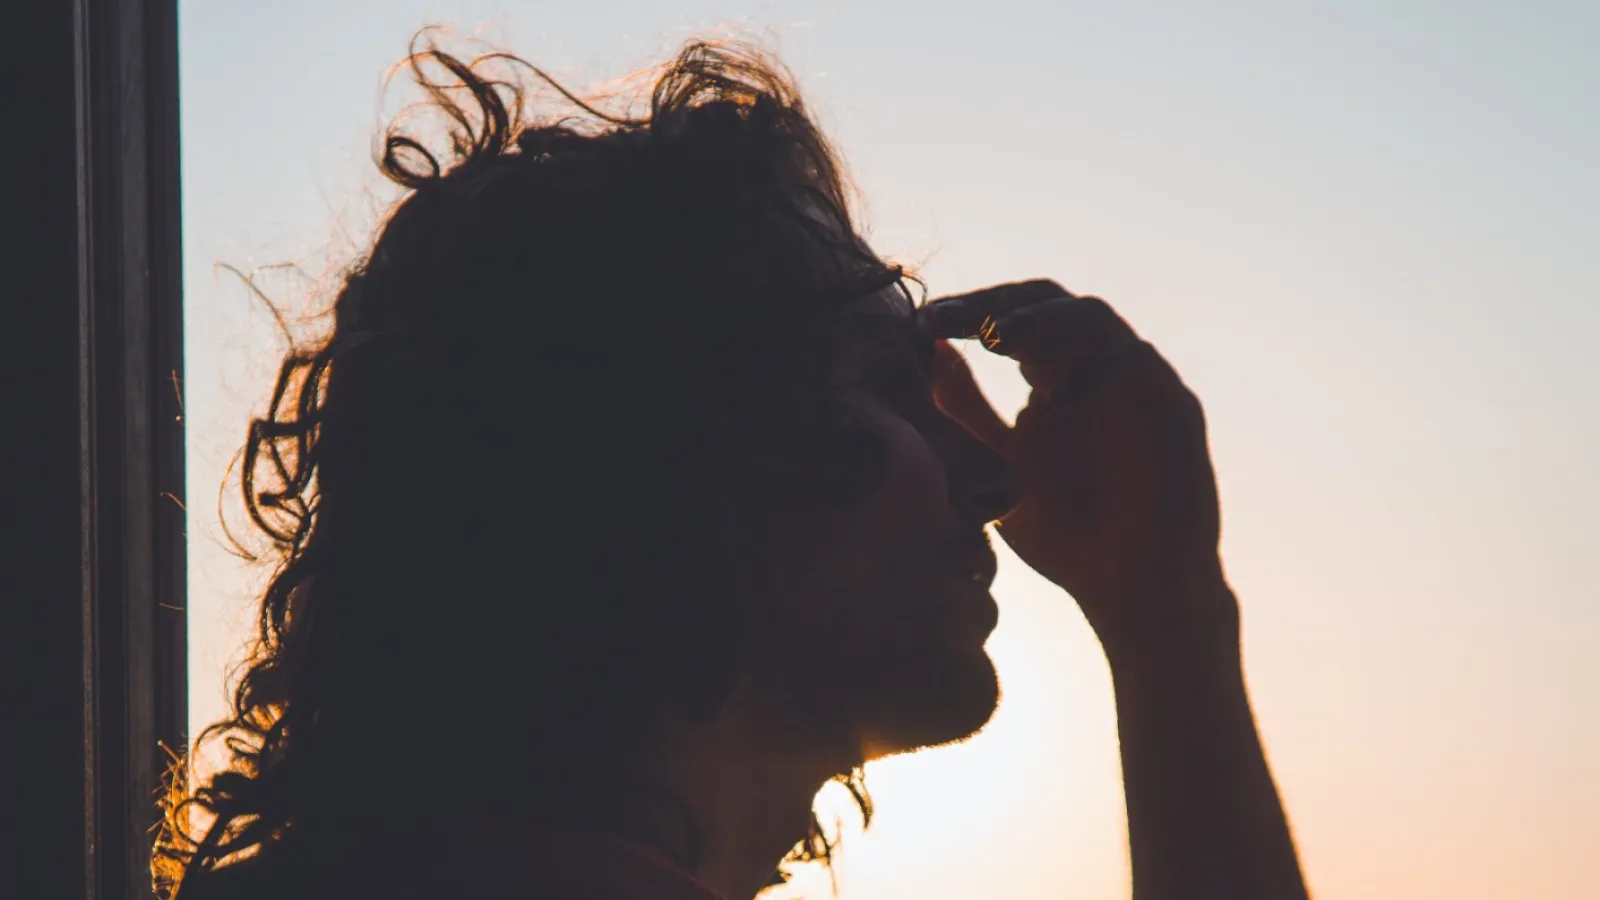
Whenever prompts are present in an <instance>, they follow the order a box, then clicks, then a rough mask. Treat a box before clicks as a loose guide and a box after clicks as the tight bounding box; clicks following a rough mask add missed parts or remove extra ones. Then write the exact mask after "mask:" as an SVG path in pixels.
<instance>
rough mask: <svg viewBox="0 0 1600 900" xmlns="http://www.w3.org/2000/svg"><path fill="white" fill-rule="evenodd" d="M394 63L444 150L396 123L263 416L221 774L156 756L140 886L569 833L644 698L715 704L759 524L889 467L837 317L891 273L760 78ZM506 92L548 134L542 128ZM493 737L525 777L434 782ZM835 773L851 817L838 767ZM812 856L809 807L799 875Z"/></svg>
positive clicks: (221, 727) (640, 727)
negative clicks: (599, 92)
mask: <svg viewBox="0 0 1600 900" xmlns="http://www.w3.org/2000/svg"><path fill="white" fill-rule="evenodd" d="M423 34H426V32H424V33H423ZM421 37H422V35H419V40H420V39H421ZM405 65H406V66H407V67H408V69H409V72H410V74H411V75H412V76H413V77H414V78H415V81H416V83H417V85H418V86H420V88H421V89H422V91H423V92H424V93H425V95H426V97H427V100H428V104H429V106H430V107H431V109H432V110H434V111H435V112H442V113H443V114H444V116H445V118H446V119H447V120H448V122H449V126H448V128H447V129H446V131H447V137H448V152H447V153H435V152H434V151H431V150H429V149H428V147H427V146H426V144H425V141H424V140H423V139H422V138H420V137H417V136H414V135H413V134H411V133H408V132H407V128H406V124H405V122H404V121H398V122H396V123H395V124H393V125H391V126H390V127H389V128H388V129H387V131H386V133H385V135H384V138H383V143H382V148H381V154H380V159H379V167H380V169H381V171H382V172H383V174H384V175H385V176H387V177H388V178H389V179H390V180H392V181H393V182H395V183H396V184H398V185H399V186H401V188H403V194H402V197H401V198H400V200H399V201H398V202H397V203H396V205H395V206H394V207H393V208H392V210H391V211H390V213H389V215H388V217H387V218H386V220H385V221H384V223H383V224H382V226H381V228H380V229H379V231H378V234H377V237H376V239H375V241H374V242H373V244H372V246H371V248H370V251H369V252H368V253H367V254H366V255H365V256H364V257H363V258H361V259H360V260H358V261H357V262H356V263H355V264H354V265H353V266H351V267H350V268H349V269H348V270H347V271H346V273H345V274H344V277H343V279H342V281H341V284H340V289H339V290H338V292H337V295H336V297H335V299H334V304H333V309H332V313H333V316H332V318H333V326H332V328H331V330H330V331H329V333H328V334H327V335H326V336H325V337H323V338H322V339H320V340H318V341H316V342H313V343H310V344H308V345H300V346H296V347H294V348H292V349H291V350H290V351H289V352H288V353H287V355H286V356H285V358H284V359H283V362H282V364H281V367H280V370H279V373H278V377H277V381H276V384H275V386H274V388H273V391H272V393H271V399H270V401H269V403H268V406H267V409H266V412H265V414H264V415H263V416H262V417H261V418H259V419H256V420H254V421H252V422H251V425H250V430H249V436H248V440H247V443H246V445H245V448H244V450H243V456H242V465H241V468H240V475H241V480H242V487H243V493H244V501H245V505H246V509H247V511H248V514H249V517H250V520H251V521H252V522H253V523H254V525H255V526H256V527H257V528H258V529H260V531H261V532H263V533H264V534H265V535H266V536H267V537H268V538H269V539H270V541H271V544H272V546H273V548H274V553H275V561H276V566H275V569H274V573H273V576H272V578H271V579H270V582H269V583H268V585H267V587H266V589H265V593H264V596H263V597H262V598H261V603H260V611H259V621H258V635H257V638H256V640H255V642H254V644H253V645H252V651H251V655H250V657H249V658H248V660H247V662H246V664H245V666H244V667H243V675H242V678H240V680H239V682H238V684H237V686H236V690H235V691H234V694H233V697H232V705H231V710H230V715H229V716H228V717H227V718H225V719H224V720H222V721H220V722H217V723H215V724H213V725H211V726H210V727H209V728H207V729H206V730H205V731H204V732H203V733H202V734H201V736H200V741H199V742H197V745H198V744H202V743H207V742H211V741H215V740H218V739H221V740H222V741H223V743H224V745H225V747H226V750H227V754H228V756H227V764H226V766H225V767H224V768H223V769H222V770H220V771H218V772H216V773H214V774H212V775H210V776H209V777H208V778H207V779H205V780H204V781H203V782H202V783H194V782H193V781H192V780H191V779H189V778H187V777H186V776H185V772H186V771H187V768H188V766H187V765H185V764H179V765H177V766H174V768H173V771H172V776H171V777H172V784H171V791H170V796H169V797H168V799H167V801H166V803H165V811H166V815H165V822H164V826H163V828H162V831H161V834H160V836H159V839H158V842H157V845H156V848H155V854H154V863H153V868H154V876H155V880H156V884H157V889H158V892H160V893H161V894H162V895H163V896H168V897H170V896H174V895H175V894H176V893H177V891H178V887H179V884H180V883H181V882H184V881H185V880H189V881H194V882H199V881H204V880H205V878H206V874H205V873H209V872H212V871H216V870H217V869H219V868H225V867H226V864H227V863H229V862H230V861H232V860H236V859H240V858H244V857H249V856H252V855H256V854H260V853H262V852H264V851H269V850H272V849H273V848H275V847H277V846H279V845H282V844H285V843H293V841H292V840H291V839H293V838H296V837H305V841H304V843H308V844H309V843H314V838H312V837H311V836H312V835H315V834H317V833H319V831H321V830H322V829H332V828H336V827H339V828H348V827H350V825H351V823H360V822H376V821H380V820H383V821H392V820H394V819H395V818H397V817H399V818H404V817H405V816H407V815H418V816H420V815H423V814H424V811H425V812H426V813H427V814H433V815H437V814H439V813H440V812H442V811H454V812H463V811H470V812H484V811H500V812H511V811H513V810H514V811H515V813H516V814H517V815H521V816H535V817H538V816H544V817H548V818H549V819H550V820H551V821H570V820H573V819H578V818H581V817H582V816H583V815H584V810H587V809H592V808H594V807H595V805H596V804H595V801H596V798H597V796H598V792H602V791H604V790H608V789H611V790H622V789H623V788H624V787H625V786H626V783H625V782H619V781H618V780H617V779H616V778H615V777H614V776H615V774H616V772H617V771H619V770H620V768H621V766H622V762H623V760H624V759H625V758H626V755H627V753H628V752H630V750H632V749H633V748H636V747H637V746H638V745H639V742H640V741H641V740H642V739H643V737H644V734H645V732H644V729H645V728H646V726H647V722H648V718H649V716H650V714H651V713H652V712H653V711H656V710H659V709H662V708H664V707H666V708H672V709H676V710H678V711H680V712H682V713H683V714H684V715H687V716H690V717H694V718H698V719H701V720H703V719H706V718H709V717H711V716H712V715H714V714H715V713H716V711H717V710H718V708H719V705H720V704H721V703H722V702H723V701H724V700H725V699H726V698H727V696H728V693H729V691H730V690H731V688H732V684H733V680H734V678H735V677H736V675H737V673H738V671H739V668H740V666H741V664H742V659H741V653H742V652H747V651H746V648H747V647H748V645H749V640H750V636H751V635H752V634H756V633H759V632H760V630H761V629H762V628H763V627H764V625H765V623H766V620H765V619H764V618H763V616H764V615H765V612H766V611H765V609H764V607H763V605H762V603H761V600H760V598H761V597H762V591H761V589H760V588H761V584H762V579H763V577H764V571H763V566H762V559H763V553H764V549H763V548H764V547H765V546H767V544H766V543H765V541H766V540H767V536H768V535H769V529H770V527H771V525H772V523H773V521H774V519H775V518H776V517H777V516H778V515H779V514H780V511H781V510H783V509H784V508H786V505H792V504H794V503H797V502H816V498H818V497H823V498H829V497H832V498H841V497H848V496H850V495H851V494H852V493H853V492H858V491H860V490H861V489H862V487H863V485H866V484H869V483H870V481H871V480H872V479H873V477H874V474H873V473H874V470H875V466H881V460H877V462H876V463H875V462H874V455H875V454H874V448H872V447H870V446H868V447H863V446H862V445H861V442H860V441H859V440H856V439H853V438H852V436H851V434H850V433H848V430H847V429H842V428H841V427H840V424H839V420H838V416H837V413H836V411H835V409H834V407H833V403H832V400H831V395H830V391H829V384H828V376H827V373H828V370H829V365H830V363H831V356H832V350H831V347H832V345H831V341H832V339H833V338H832V334H833V333H834V332H833V330H832V329H833V326H834V325H835V323H836V321H837V317H838V315H839V311H840V308H841V306H842V305H843V304H844V303H846V302H848V301H849V300H851V299H853V298H857V297H860V296H862V295H864V294H866V293H869V292H873V291H878V290H882V289H884V288H886V287H889V286H893V285H899V286H900V287H901V288H902V289H905V287H906V282H907V279H908V278H909V276H907V275H906V274H905V273H904V272H903V271H902V270H901V269H900V268H899V267H896V266H893V265H889V264H886V263H885V262H883V261H882V260H880V259H878V258H876V257H875V256H874V255H873V254H872V253H870V252H869V251H868V250H867V249H866V248H865V245H864V244H863V243H862V242H861V241H860V240H859V238H857V237H856V236H855V235H856V230H855V228H854V226H853V225H852V221H851V212H850V202H849V201H850V196H851V195H850V191H849V190H848V182H847V181H846V179H845V177H844V175H843V174H842V171H841V167H840V164H839V163H838V160H837V157H836V155H835V153H834V151H833V150H832V148H831V147H830V146H829V144H828V142H827V141H826V140H825V139H824V138H823V136H822V134H821V133H820V132H819V130H818V129H817V127H816V126H815V124H814V122H813V121H812V119H811V118H810V116H809V114H808V112H807V110H806V108H805V107H804V106H803V104H802V103H801V100H800V98H799V96H798V93H797V91H796V89H795V87H794V83H793V79H792V78H791V77H790V76H788V75H787V74H786V73H785V72H784V70H783V69H782V68H781V67H780V66H779V65H778V64H777V63H776V62H774V61H773V60H772V59H771V58H769V57H768V56H767V55H765V54H763V53H762V52H760V51H758V50H756V49H752V48H750V47H748V46H744V45H739V44H728V43H709V42H704V41H695V42H691V43H689V44H688V45H687V46H686V47H685V48H684V49H683V50H682V51H681V53H679V54H678V55H677V57H676V58H675V59H674V60H673V61H671V62H670V63H668V64H667V65H666V66H664V67H663V68H661V69H660V70H658V71H657V72H656V73H655V76H654V79H653V85H652V89H651V90H650V91H649V93H648V110H647V111H646V112H645V113H644V114H642V115H641V114H629V113H627V112H626V111H608V110H607V109H603V108H602V106H603V104H601V103H600V102H599V101H586V100H584V99H581V98H579V97H578V96H576V95H575V94H573V93H571V92H569V91H568V90H566V89H565V88H563V87H561V86H560V85H559V84H558V83H557V82H555V81H554V80H552V79H551V78H549V77H548V76H547V75H545V73H543V72H542V71H540V70H538V69H537V68H535V67H533V66H531V65H529V64H528V63H526V62H523V61H521V60H519V59H517V58H515V57H512V56H509V55H506V54H490V55H487V56H483V57H479V58H477V59H475V60H472V61H471V62H464V61H462V60H461V59H459V58H457V57H455V56H452V55H450V54H448V53H446V52H443V51H441V50H439V49H438V48H437V47H436V46H434V45H433V44H432V43H426V44H418V43H414V44H413V47H412V52H411V53H410V54H409V56H408V57H407V59H406V61H405ZM491 69H493V70H495V71H498V72H500V73H502V74H501V75H500V76H499V77H491V75H490V74H487V73H488V72H490V71H491ZM507 73H509V74H507ZM529 73H531V74H532V75H533V76H535V77H536V79H537V82H538V83H542V84H543V85H545V86H548V87H550V88H553V89H554V90H555V91H556V92H558V93H559V94H560V95H561V98H563V101H562V102H561V109H562V110H563V112H562V114H560V115H557V114H555V113H550V114H548V115H544V116H535V115H533V114H532V113H531V112H530V110H529V107H530V103H529V96H530V92H529V82H528V79H527V78H526V76H527V75H528V74H529ZM490 734H492V736H493V740H494V741H495V742H496V744H497V745H504V746H512V747H515V748H517V752H518V757H519V758H518V764H517V765H516V766H511V767H504V768H501V769H498V770H496V771H495V772H494V774H493V777H492V779H486V780H485V783H484V784H481V785H478V786H471V787H468V786H463V785H461V784H459V783H458V779H455V778H452V777H451V775H450V774H449V773H448V772H447V771H444V770H446V769H447V768H448V767H449V766H451V765H452V764H454V763H455V762H456V761H458V760H459V759H461V758H462V757H463V755H464V754H465V753H467V752H469V751H470V749H471V747H472V743H473V742H472V740H471V739H472V737H473V736H476V735H490ZM419 778H421V779H423V781H422V782H421V787H420V788H419V787H416V785H417V784H418V779H419ZM841 780H842V781H843V783H844V784H845V785H846V786H847V787H848V788H849V790H850V792H851V794H852V795H853V796H854V797H855V798H856V801H857V803H858V804H859V805H860V808H861V811H862V814H863V818H864V819H868V818H870V815H871V805H870V801H869V800H868V798H867V795H866V793H865V789H864V786H863V784H862V782H861V780H860V769H859V768H857V769H855V770H854V771H853V772H852V773H850V774H848V775H845V776H841ZM605 785H613V787H611V788H607V787H605ZM196 809H198V810H201V811H203V812H204V813H205V814H207V815H208V816H209V818H210V823H209V825H208V826H207V827H206V828H205V829H204V831H203V833H195V832H194V831H192V830H191V825H190V822H191V816H190V813H191V812H193V811H195V810H196ZM830 850H831V847H830V842H829V840H828V839H827V838H825V837H824V835H823V831H822V829H820V828H819V827H818V826H817V823H816V820H815V818H813V823H812V830H811V834H810V836H809V837H808V838H807V839H806V840H805V841H804V842H802V843H801V844H800V845H799V846H797V848H796V849H795V851H794V853H793V854H792V855H791V859H822V860H824V861H825V860H826V859H827V858H828V855H829V851H830Z"/></svg>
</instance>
